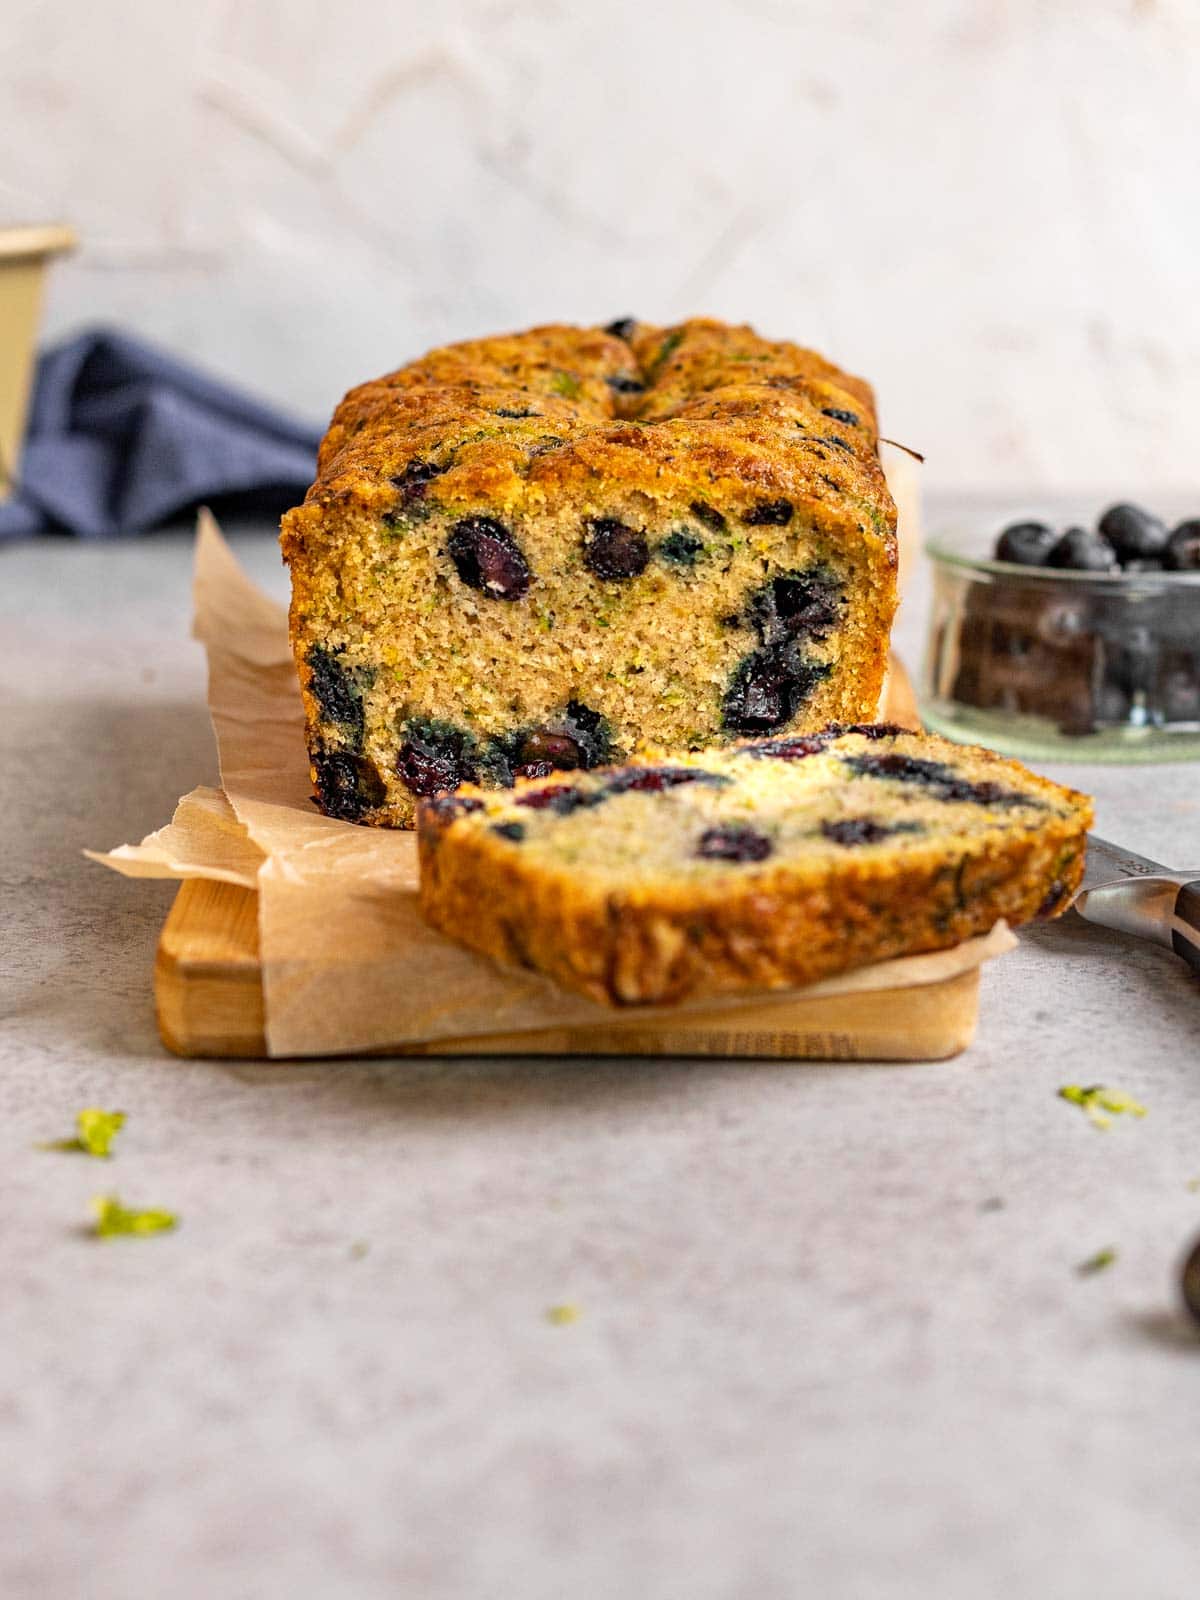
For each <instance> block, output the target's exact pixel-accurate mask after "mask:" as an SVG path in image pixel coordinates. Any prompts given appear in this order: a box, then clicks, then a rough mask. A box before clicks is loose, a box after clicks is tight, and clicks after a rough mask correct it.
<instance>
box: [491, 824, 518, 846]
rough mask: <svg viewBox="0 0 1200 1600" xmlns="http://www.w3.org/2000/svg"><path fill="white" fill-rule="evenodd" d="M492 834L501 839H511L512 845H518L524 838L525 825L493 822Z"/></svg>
mask: <svg viewBox="0 0 1200 1600" xmlns="http://www.w3.org/2000/svg"><path fill="white" fill-rule="evenodd" d="M492 832H493V833H495V834H498V835H499V836H500V838H501V839H511V840H512V842H513V843H514V844H520V842H521V840H522V839H523V838H524V837H525V824H524V823H523V822H493V824H492Z"/></svg>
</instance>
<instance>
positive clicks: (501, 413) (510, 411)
mask: <svg viewBox="0 0 1200 1600" xmlns="http://www.w3.org/2000/svg"><path fill="white" fill-rule="evenodd" d="M541 414H542V413H541V412H540V411H529V410H527V409H525V410H520V411H518V410H516V409H515V408H513V407H510V406H498V407H497V408H496V410H495V411H493V412H492V415H493V416H494V417H511V418H512V419H514V420H517V419H518V418H521V417H540V416H541Z"/></svg>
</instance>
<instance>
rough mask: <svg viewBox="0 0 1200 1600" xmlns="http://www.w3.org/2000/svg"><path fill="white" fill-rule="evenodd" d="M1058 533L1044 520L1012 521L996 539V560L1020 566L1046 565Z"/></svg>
mask: <svg viewBox="0 0 1200 1600" xmlns="http://www.w3.org/2000/svg"><path fill="white" fill-rule="evenodd" d="M1057 539H1058V535H1057V534H1056V533H1055V531H1054V529H1053V528H1048V527H1047V526H1046V524H1045V523H1044V522H1013V523H1010V524H1009V526H1008V527H1007V528H1005V530H1004V532H1003V533H1002V534H1001V535H1000V537H999V538H998V539H997V540H996V560H997V561H1015V562H1016V564H1017V565H1018V566H1020V567H1044V566H1045V565H1046V557H1047V556H1048V555H1049V554H1050V551H1051V550H1052V549H1053V548H1054V544H1055V542H1056V540H1057Z"/></svg>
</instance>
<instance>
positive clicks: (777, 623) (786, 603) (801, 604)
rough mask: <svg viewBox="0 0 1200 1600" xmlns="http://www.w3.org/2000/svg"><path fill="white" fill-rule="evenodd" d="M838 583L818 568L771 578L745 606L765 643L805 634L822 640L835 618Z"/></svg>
mask: <svg viewBox="0 0 1200 1600" xmlns="http://www.w3.org/2000/svg"><path fill="white" fill-rule="evenodd" d="M841 604H842V590H841V585H840V584H838V583H837V581H836V580H835V579H834V578H833V577H831V576H830V574H829V573H827V572H825V571H824V570H823V569H822V568H820V567H813V568H810V570H809V571H807V572H787V573H784V574H782V575H781V576H780V577H778V578H772V579H771V581H770V582H769V583H766V584H764V585H763V587H762V588H761V589H759V590H758V591H757V593H755V594H754V595H753V596H752V597H751V599H750V604H749V606H748V608H747V610H748V615H749V619H750V621H751V622H752V623H753V625H754V626H755V627H756V628H757V629H758V630H759V633H760V634H761V635H762V638H763V642H764V643H770V641H771V640H773V639H781V638H796V637H799V636H801V635H804V634H807V635H808V636H809V637H811V638H813V639H823V638H824V637H825V635H826V634H827V633H828V631H829V629H830V627H832V625H833V624H834V622H836V621H837V617H838V612H839V610H840V609H841Z"/></svg>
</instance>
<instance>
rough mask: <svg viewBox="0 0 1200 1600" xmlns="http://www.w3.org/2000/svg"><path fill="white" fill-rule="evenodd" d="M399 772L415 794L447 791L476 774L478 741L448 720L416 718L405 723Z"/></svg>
mask: <svg viewBox="0 0 1200 1600" xmlns="http://www.w3.org/2000/svg"><path fill="white" fill-rule="evenodd" d="M402 732H403V734H404V740H403V743H402V744H401V746H400V750H399V754H398V755H397V757H396V772H397V773H398V775H399V777H400V779H401V781H402V782H403V783H404V785H405V787H406V788H408V789H409V790H411V792H412V793H413V794H420V795H435V794H447V793H449V792H451V791H452V790H454V789H457V788H458V786H459V784H460V783H470V782H471V781H472V780H473V779H474V777H475V775H476V765H475V742H474V740H473V739H472V738H471V736H470V734H469V733H463V732H462V731H461V730H460V729H458V728H456V727H454V725H453V724H452V723H449V722H438V721H435V720H434V719H432V718H424V717H414V718H413V719H412V720H411V721H410V722H408V723H406V724H405V726H404V728H403V730H402Z"/></svg>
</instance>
